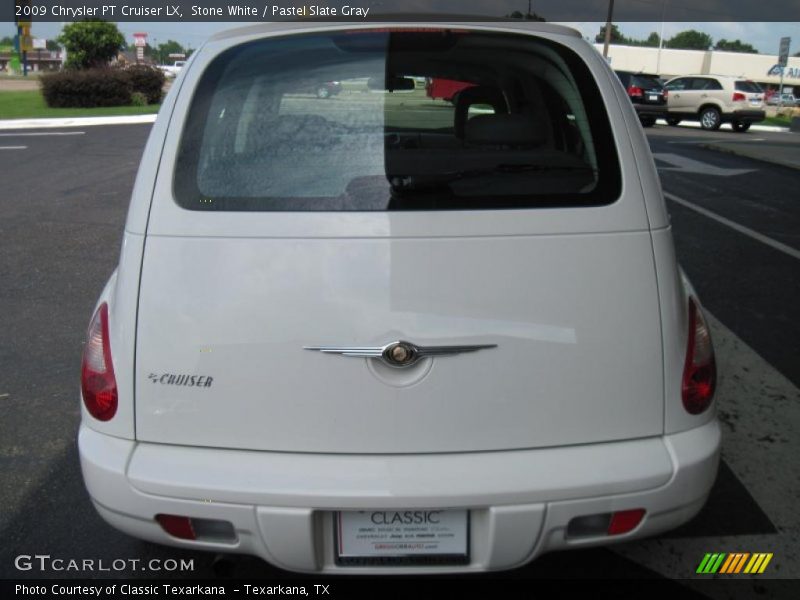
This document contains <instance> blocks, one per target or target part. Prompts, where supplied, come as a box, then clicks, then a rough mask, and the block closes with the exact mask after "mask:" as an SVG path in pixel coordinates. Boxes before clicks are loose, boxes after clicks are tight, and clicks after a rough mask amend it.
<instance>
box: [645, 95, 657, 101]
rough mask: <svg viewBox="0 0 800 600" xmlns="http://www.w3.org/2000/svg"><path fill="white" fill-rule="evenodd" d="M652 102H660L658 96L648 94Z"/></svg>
mask: <svg viewBox="0 0 800 600" xmlns="http://www.w3.org/2000/svg"><path fill="white" fill-rule="evenodd" d="M647 99H648V100H650V102H658V96H648V97H647Z"/></svg>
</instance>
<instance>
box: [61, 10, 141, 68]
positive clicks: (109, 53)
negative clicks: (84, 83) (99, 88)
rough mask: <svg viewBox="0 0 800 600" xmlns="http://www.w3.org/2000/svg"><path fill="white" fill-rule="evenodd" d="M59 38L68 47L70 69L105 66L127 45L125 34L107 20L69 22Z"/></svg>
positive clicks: (68, 66)
mask: <svg viewBox="0 0 800 600" xmlns="http://www.w3.org/2000/svg"><path fill="white" fill-rule="evenodd" d="M56 41H57V42H58V43H59V44H61V45H62V46H64V48H66V49H67V64H66V66H67V68H71V69H91V68H96V67H102V66H105V65H107V64H108V63H109V62H110V61H111V60H112V59H113V58H114V57H116V56H117V53H118V52H119V51H120V50H121V49H123V48H124V47H125V36H123V35H122V34H121V33H120V31H119V29H117V26H116V25H115V24H114V23H108V22H106V21H89V20H87V21H80V22H77V23H68V24H67V25H65V26H64V29H63V30H62V31H61V35H60V36H58V38H57V40H56Z"/></svg>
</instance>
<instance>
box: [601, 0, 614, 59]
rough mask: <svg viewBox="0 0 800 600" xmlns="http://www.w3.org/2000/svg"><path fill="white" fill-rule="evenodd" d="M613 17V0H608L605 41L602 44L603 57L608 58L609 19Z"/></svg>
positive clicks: (609, 39) (609, 40)
mask: <svg viewBox="0 0 800 600" xmlns="http://www.w3.org/2000/svg"><path fill="white" fill-rule="evenodd" d="M613 17H614V0H608V18H606V41H605V44H603V56H604V57H606V59H607V58H608V44H609V43H610V42H611V19H612V18H613Z"/></svg>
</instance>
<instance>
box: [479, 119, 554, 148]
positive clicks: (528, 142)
mask: <svg viewBox="0 0 800 600" xmlns="http://www.w3.org/2000/svg"><path fill="white" fill-rule="evenodd" d="M464 141H465V142H467V143H469V144H484V145H494V146H541V145H542V144H544V143H545V142H546V141H547V137H546V134H545V131H544V127H543V126H542V124H541V123H539V122H538V121H537V120H536V119H534V118H533V117H531V116H530V115H522V114H513V115H478V116H476V117H472V118H471V119H470V120H468V121H467V123H466V127H465V131H464Z"/></svg>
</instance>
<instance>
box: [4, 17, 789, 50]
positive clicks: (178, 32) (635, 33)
mask: <svg viewBox="0 0 800 600" xmlns="http://www.w3.org/2000/svg"><path fill="white" fill-rule="evenodd" d="M248 24H250V23H248ZM565 24H566V25H569V26H571V27H574V28H575V29H578V30H579V31H580V32H581V33H582V34H583V35H584V37H589V38H591V39H592V40H594V36H595V35H597V33H598V32H599V30H600V26H601V25H603V24H604V23H600V22H579V23H565ZM237 25H238V24H237V23H174V22H173V23H169V22H162V23H136V22H131V23H118V26H119V28H120V30H121V31H122V33H124V34H125V37H126V39H127V40H128V42H130V43H132V42H133V36H132V34H133V33H134V32H139V31H142V32H147V33H148V40H147V41H148V43H149V44H150V45H153V46H155V45H158V44H161V43H164V42H166V41H167V40H168V39H173V40H175V41H177V42H179V43H180V44H181V45H183V46H186V47H191V48H197V47H198V46H199V45H200V44H202V43H203V41H204V40H205V39H206V38H208V37H209V36H210V35H212V34H214V33H216V32H217V31H221V30H224V29H229V28H232V27H236V26H237ZM617 26H618V27H619V29H620V31H621V32H622V34H623V35H625V36H626V37H633V38H637V39H643V38H646V37H647V36H648V35H649V34H650V32H653V31H655V32H659V31H660V30H661V23H652V22H650V23H639V22H625V23H618V24H617ZM686 29H697V30H699V31H703V32H705V33H707V34H709V35H710V36H711V37H712V38H713V40H714V41H715V42H716V41H717V40H720V39H723V38H724V39H727V40H735V39H740V40H741V41H742V42H746V43H748V44H752V45H753V46H755V48H756V49H757V50H758V51H759V52H761V53H762V54H775V55H777V53H778V43H779V40H780V38H781V37H784V36H789V37H791V38H792V44H791V54H795V53H796V52H798V51H800V22H770V23H742V22H718V23H707V22H700V23H686V22H679V23H664V39H669V38H670V37H672V36H674V35H675V34H676V33H678V32H679V31H683V30H686ZM60 30H61V23H41V22H39V23H37V22H34V24H33V28H32V31H31V33H32V34H33V36H34V37H44V38H48V39H52V38H54V37H56V36H57V35H58V33H59V32H60ZM14 33H15V29H14V24H13V23H6V22H4V23H0V37H3V36H6V35H10V36H13V35H14Z"/></svg>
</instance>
